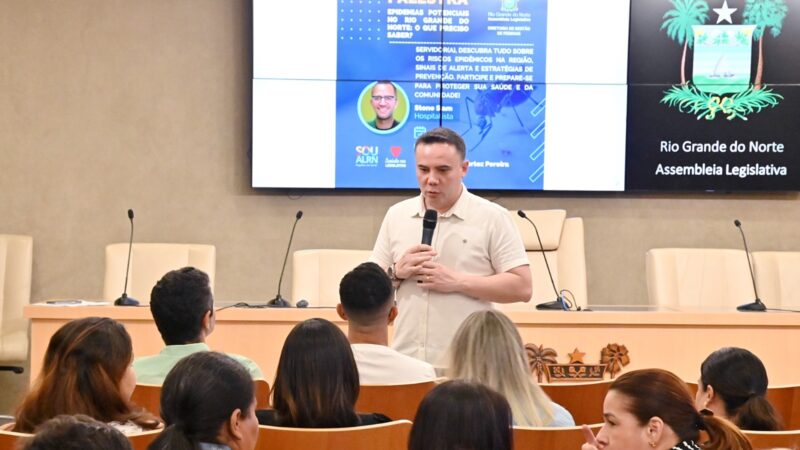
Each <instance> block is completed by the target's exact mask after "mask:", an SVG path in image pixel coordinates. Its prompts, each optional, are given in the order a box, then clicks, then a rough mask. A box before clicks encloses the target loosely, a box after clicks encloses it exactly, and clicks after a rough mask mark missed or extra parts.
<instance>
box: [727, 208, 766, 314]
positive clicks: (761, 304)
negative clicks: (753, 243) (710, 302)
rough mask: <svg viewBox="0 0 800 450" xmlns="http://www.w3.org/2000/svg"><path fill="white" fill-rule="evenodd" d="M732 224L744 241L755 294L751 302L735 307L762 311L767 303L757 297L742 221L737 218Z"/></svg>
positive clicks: (746, 310) (740, 309)
mask: <svg viewBox="0 0 800 450" xmlns="http://www.w3.org/2000/svg"><path fill="white" fill-rule="evenodd" d="M733 224H734V225H736V228H738V229H739V233H741V234H742V242H744V254H745V255H747V268H748V269H750V279H751V280H753V293H754V294H755V295H756V299H755V301H754V302H752V303H746V304H744V305H739V306H737V307H736V310H737V311H745V312H749V311H754V312H764V311H766V310H767V305H765V304H764V302H762V301H761V299H760V298H758V290H757V289H756V277H755V275H753V265H752V264H750V251H749V250H748V249H747V239H745V237H744V230H742V222H741V221H739V219H736V220H734V221H733Z"/></svg>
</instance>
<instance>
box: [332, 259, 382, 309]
mask: <svg viewBox="0 0 800 450" xmlns="http://www.w3.org/2000/svg"><path fill="white" fill-rule="evenodd" d="M392 290H393V289H392V280H390V279H389V276H388V275H387V274H386V272H384V270H383V269H381V267H380V266H379V265H377V264H375V263H372V262H366V263H363V264H359V265H358V266H357V267H356V268H355V269H353V270H351V271H350V272H348V273H347V274H346V275H345V276H344V277H343V278H342V281H341V283H339V301H340V302H341V303H342V307H343V308H344V311H345V312H346V313H347V316H348V317H349V318H350V319H351V320H355V321H356V322H362V321H366V322H370V321H372V320H375V319H377V318H380V317H382V316H383V315H384V314H385V312H386V308H387V306H388V305H389V304H390V302H391V301H392Z"/></svg>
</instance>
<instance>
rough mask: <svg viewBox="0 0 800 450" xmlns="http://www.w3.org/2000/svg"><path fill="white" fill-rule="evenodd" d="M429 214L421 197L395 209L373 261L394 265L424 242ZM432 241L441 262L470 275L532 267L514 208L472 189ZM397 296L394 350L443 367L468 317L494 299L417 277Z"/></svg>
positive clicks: (441, 222)
mask: <svg viewBox="0 0 800 450" xmlns="http://www.w3.org/2000/svg"><path fill="white" fill-rule="evenodd" d="M424 215H425V204H424V202H423V199H422V196H421V195H420V196H418V197H414V198H411V199H408V200H404V201H402V202H400V203H397V204H395V205H393V206H392V207H391V208H389V211H388V212H387V213H386V216H385V217H384V219H383V224H382V225H381V229H380V232H379V233H378V239H377V240H376V241H375V248H374V249H373V251H372V258H371V259H372V261H374V262H375V263H377V264H379V265H380V266H382V267H384V268H386V267H389V266H390V265H391V264H392V263H394V262H396V261H397V260H399V259H400V257H401V256H402V255H403V254H404V253H405V252H406V250H408V248H409V247H411V246H413V245H415V244H418V243H419V242H420V241H421V238H422V218H423V217H424ZM431 245H432V246H433V248H434V249H435V250H436V252H437V256H436V260H437V261H438V262H439V263H441V264H443V265H445V266H447V267H449V268H451V269H453V270H456V271H458V272H462V273H467V274H470V275H481V276H488V275H494V274H497V273H503V272H508V271H509V270H511V269H513V268H515V267H520V266H527V265H528V258H527V256H526V254H525V247H524V245H523V243H522V238H521V237H520V235H519V230H517V227H516V226H515V225H514V223H513V222H512V220H511V217H510V216H509V213H508V211H507V210H506V209H505V208H503V207H502V206H500V205H497V204H495V203H492V202H490V201H488V200H485V199H482V198H480V197H478V196H476V195H473V194H471V193H469V192H467V189H466V188H464V189H463V190H462V193H461V196H460V197H459V199H458V201H456V203H455V204H454V205H453V207H452V208H451V209H450V210H449V211H447V212H446V213H444V214H440V215H439V219H438V222H437V225H436V230H435V231H434V234H433V242H432V244H431ZM396 296H397V297H396V298H397V307H398V309H399V315H398V317H397V320H396V322H395V325H394V337H393V340H392V348H394V349H395V350H397V351H399V352H400V353H403V354H406V355H409V356H413V357H415V358H418V359H422V360H425V361H428V362H429V363H431V364H433V365H434V366H435V367H439V368H441V367H444V366H445V365H446V364H447V361H446V359H447V358H446V351H447V349H448V347H449V346H450V341H451V340H452V339H453V336H454V335H455V333H456V331H457V330H458V327H459V326H460V325H461V323H462V322H463V321H464V319H466V318H467V316H469V315H470V314H472V313H473V312H475V311H480V310H484V309H491V308H492V305H491V303H489V301H490V300H491V299H483V300H481V299H477V298H474V297H469V296H467V295H464V294H461V293H442V292H436V291H433V290H429V289H423V288H421V287H419V286H418V285H417V283H416V282H415V281H414V280H406V281H404V282H402V283H401V284H400V287H399V288H398V289H397V293H396Z"/></svg>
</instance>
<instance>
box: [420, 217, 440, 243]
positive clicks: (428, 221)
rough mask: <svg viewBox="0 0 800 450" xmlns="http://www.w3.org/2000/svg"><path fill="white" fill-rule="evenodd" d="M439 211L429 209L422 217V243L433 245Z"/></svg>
mask: <svg viewBox="0 0 800 450" xmlns="http://www.w3.org/2000/svg"><path fill="white" fill-rule="evenodd" d="M438 217H439V213H437V212H436V210H435V209H428V210H426V211H425V217H423V218H422V243H423V244H426V245H431V242H433V230H435V229H436V220H437V219H438Z"/></svg>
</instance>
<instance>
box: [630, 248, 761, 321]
mask: <svg viewBox="0 0 800 450" xmlns="http://www.w3.org/2000/svg"><path fill="white" fill-rule="evenodd" d="M645 266H646V271H647V292H648V296H649V298H650V304H655V305H663V306H671V307H680V306H700V307H736V306H738V305H742V304H745V303H749V302H752V301H753V299H755V294H754V293H753V283H752V281H751V279H750V269H749V268H748V267H747V255H745V252H744V250H728V249H713V248H655V249H651V250H650V251H648V252H647V255H646V260H645Z"/></svg>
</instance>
